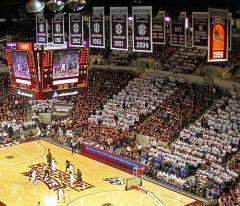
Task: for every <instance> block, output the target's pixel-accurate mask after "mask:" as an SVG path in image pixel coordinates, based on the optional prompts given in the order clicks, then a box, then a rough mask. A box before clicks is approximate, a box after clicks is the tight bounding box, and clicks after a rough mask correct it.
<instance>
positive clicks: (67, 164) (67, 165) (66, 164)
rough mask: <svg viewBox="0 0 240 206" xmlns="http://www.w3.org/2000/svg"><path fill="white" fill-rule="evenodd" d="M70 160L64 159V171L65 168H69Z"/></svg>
mask: <svg viewBox="0 0 240 206" xmlns="http://www.w3.org/2000/svg"><path fill="white" fill-rule="evenodd" d="M70 164H71V163H70V161H68V160H66V163H65V168H66V169H65V172H67V170H68V169H69V167H70Z"/></svg>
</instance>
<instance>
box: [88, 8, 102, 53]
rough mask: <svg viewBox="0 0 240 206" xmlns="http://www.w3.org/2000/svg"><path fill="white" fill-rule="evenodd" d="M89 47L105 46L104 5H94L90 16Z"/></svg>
mask: <svg viewBox="0 0 240 206" xmlns="http://www.w3.org/2000/svg"><path fill="white" fill-rule="evenodd" d="M89 47H92V48H105V21H104V7H93V14H92V16H91V17H90V18H89Z"/></svg>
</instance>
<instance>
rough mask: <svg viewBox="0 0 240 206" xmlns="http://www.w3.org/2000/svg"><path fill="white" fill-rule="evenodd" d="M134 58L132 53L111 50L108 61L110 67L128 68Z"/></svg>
mask: <svg viewBox="0 0 240 206" xmlns="http://www.w3.org/2000/svg"><path fill="white" fill-rule="evenodd" d="M133 57H134V53H133V52H123V51H115V50H113V51H112V52H111V54H110V57H109V59H108V61H109V64H110V65H115V66H128V65H129V64H130V63H131V61H132V59H133Z"/></svg>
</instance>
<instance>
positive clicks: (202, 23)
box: [192, 12, 208, 48]
mask: <svg viewBox="0 0 240 206" xmlns="http://www.w3.org/2000/svg"><path fill="white" fill-rule="evenodd" d="M192 28H193V34H192V46H193V47H200V48H207V47H208V12H192Z"/></svg>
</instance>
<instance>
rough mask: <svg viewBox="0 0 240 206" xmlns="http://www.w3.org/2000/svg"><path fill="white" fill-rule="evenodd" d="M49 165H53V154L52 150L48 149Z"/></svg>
mask: <svg viewBox="0 0 240 206" xmlns="http://www.w3.org/2000/svg"><path fill="white" fill-rule="evenodd" d="M46 157H47V163H48V166H49V167H51V164H52V154H51V152H50V149H48V154H47V156H46Z"/></svg>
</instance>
